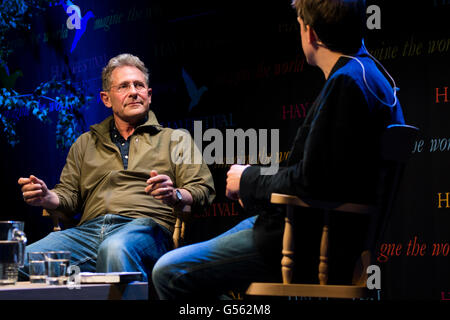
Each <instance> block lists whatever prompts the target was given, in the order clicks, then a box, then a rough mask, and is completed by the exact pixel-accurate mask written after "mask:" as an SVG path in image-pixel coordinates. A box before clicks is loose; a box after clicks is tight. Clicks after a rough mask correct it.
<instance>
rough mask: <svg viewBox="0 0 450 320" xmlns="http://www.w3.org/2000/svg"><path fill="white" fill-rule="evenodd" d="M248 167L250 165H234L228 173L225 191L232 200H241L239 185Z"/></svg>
mask: <svg viewBox="0 0 450 320" xmlns="http://www.w3.org/2000/svg"><path fill="white" fill-rule="evenodd" d="M247 167H249V165H238V164H234V165H232V166H231V168H230V170H228V172H227V187H226V190H225V195H226V196H227V197H228V198H230V199H231V200H240V199H239V184H240V182H241V176H242V172H244V170H245V169H247ZM239 203H241V205H242V202H241V201H239Z"/></svg>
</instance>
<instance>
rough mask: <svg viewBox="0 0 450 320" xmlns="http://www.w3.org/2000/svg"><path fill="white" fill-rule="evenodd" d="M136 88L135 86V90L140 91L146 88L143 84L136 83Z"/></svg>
mask: <svg viewBox="0 0 450 320" xmlns="http://www.w3.org/2000/svg"><path fill="white" fill-rule="evenodd" d="M134 86H135V88H136V89H138V90H142V89H144V88H145V86H144V84H143V83H135V84H134Z"/></svg>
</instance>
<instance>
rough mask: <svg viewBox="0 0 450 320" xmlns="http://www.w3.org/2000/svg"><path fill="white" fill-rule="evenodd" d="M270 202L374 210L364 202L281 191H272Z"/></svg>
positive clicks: (361, 210) (374, 208)
mask: <svg viewBox="0 0 450 320" xmlns="http://www.w3.org/2000/svg"><path fill="white" fill-rule="evenodd" d="M270 202H271V203H274V204H284V205H291V206H299V207H305V208H318V209H324V210H334V211H343V212H352V213H361V214H370V213H372V212H375V211H376V207H375V206H369V205H365V204H359V203H350V202H332V201H323V200H312V199H300V198H299V197H297V196H293V195H288V194H282V193H272V195H271V197H270Z"/></svg>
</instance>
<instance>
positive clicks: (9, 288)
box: [0, 281, 148, 300]
mask: <svg viewBox="0 0 450 320" xmlns="http://www.w3.org/2000/svg"><path fill="white" fill-rule="evenodd" d="M0 300H148V283H147V282H137V281H135V282H130V283H114V284H110V283H102V284H81V285H80V288H79V289H76V288H72V289H69V287H68V286H67V285H55V286H53V285H47V284H45V283H42V284H41V283H30V282H28V281H24V282H17V283H16V284H13V285H3V286H0Z"/></svg>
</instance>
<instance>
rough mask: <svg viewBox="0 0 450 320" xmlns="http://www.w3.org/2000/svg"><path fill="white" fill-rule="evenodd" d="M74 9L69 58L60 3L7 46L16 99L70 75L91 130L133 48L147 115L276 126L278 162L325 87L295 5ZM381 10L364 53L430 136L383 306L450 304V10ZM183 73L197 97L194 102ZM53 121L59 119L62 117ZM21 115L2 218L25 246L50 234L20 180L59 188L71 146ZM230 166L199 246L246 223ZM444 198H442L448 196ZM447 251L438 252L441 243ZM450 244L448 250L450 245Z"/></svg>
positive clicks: (393, 227)
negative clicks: (85, 101) (143, 74)
mask: <svg viewBox="0 0 450 320" xmlns="http://www.w3.org/2000/svg"><path fill="white" fill-rule="evenodd" d="M74 4H76V5H78V6H79V7H80V9H81V14H82V15H83V16H84V15H85V14H86V13H87V12H88V11H92V13H93V14H94V17H93V18H91V19H89V20H87V28H86V32H85V33H84V34H83V35H82V37H81V38H80V40H79V41H78V43H76V46H75V47H74V49H73V51H72V52H71V47H72V46H73V39H74V37H75V30H68V29H67V27H66V20H67V14H66V13H65V12H64V9H63V7H62V6H61V5H59V6H52V7H49V8H47V9H46V10H45V11H44V12H43V13H40V14H39V15H37V16H36V17H35V18H34V20H33V23H32V29H31V31H30V33H29V34H27V35H26V36H24V37H21V38H12V39H8V40H9V41H10V43H11V44H12V45H13V46H14V49H15V52H14V54H13V55H12V56H11V58H10V60H9V68H10V70H11V71H15V70H21V71H22V72H23V76H22V77H19V78H18V79H17V81H16V84H15V90H16V91H18V92H20V93H29V92H30V91H32V90H33V89H34V88H35V87H36V86H37V85H38V84H39V83H40V82H43V81H48V80H49V79H51V78H52V77H54V76H55V77H57V79H66V78H70V79H72V81H75V82H76V83H78V84H79V85H80V86H81V87H82V88H83V90H84V91H85V93H86V94H88V95H92V96H94V99H93V100H92V101H91V102H90V103H89V106H88V107H87V108H85V109H83V115H84V119H85V121H86V125H85V128H84V130H88V127H89V125H91V124H94V123H97V122H99V121H101V120H103V119H104V118H105V117H106V116H107V115H109V110H107V109H106V108H105V107H104V106H103V105H102V104H101V102H100V100H99V98H98V92H99V91H100V88H101V80H100V73H101V69H102V67H103V66H104V65H105V64H106V63H107V61H108V60H109V59H110V58H111V57H113V56H115V55H117V54H119V53H124V52H129V53H133V54H135V55H138V56H139V57H140V58H141V59H142V60H143V61H144V62H145V63H146V65H147V67H149V69H150V71H151V87H152V88H153V102H152V105H151V108H152V109H153V110H154V112H155V113H156V115H157V117H158V119H159V121H160V123H162V124H163V125H165V126H169V127H172V128H186V129H188V130H192V128H193V121H195V120H202V124H203V129H204V130H205V129H207V128H218V129H220V130H222V131H224V130H225V129H226V128H243V129H244V130H246V129H247V128H255V129H258V128H268V129H270V128H279V129H280V151H279V160H280V164H281V165H282V164H283V162H284V161H285V159H286V157H287V154H288V151H289V146H290V144H291V142H292V139H293V136H294V133H295V131H296V129H297V127H298V126H299V125H300V124H301V123H302V121H303V118H304V115H305V112H307V110H308V108H309V106H310V105H311V103H312V102H313V100H314V98H315V97H316V95H317V93H318V92H319V90H320V88H321V86H322V85H323V83H324V78H323V75H322V73H321V71H320V70H319V69H317V68H313V67H311V66H309V65H307V63H306V62H305V60H304V56H303V53H302V50H301V44H300V36H299V29H298V25H297V23H296V15H295V12H294V10H293V9H292V8H291V7H290V1H289V0H283V1H271V3H257V2H254V1H234V0H233V1H220V2H219V1H183V2H182V1H162V0H157V1H137V0H129V1H126V2H124V1H116V0H113V1H95V2H92V1H87V0H77V1H75V2H74ZM370 4H376V5H378V6H379V8H380V9H381V29H373V30H369V29H368V30H367V36H366V46H367V47H368V49H369V50H370V51H371V52H372V53H373V54H374V55H375V56H376V57H377V58H379V60H380V61H381V62H382V63H383V64H384V66H385V67H386V68H387V69H388V70H389V72H390V73H391V75H392V76H393V77H394V78H395V80H396V82H397V86H398V87H400V89H401V90H400V91H399V93H398V95H399V98H400V101H401V103H402V106H403V108H404V113H405V118H406V121H407V123H408V124H411V125H415V126H418V127H419V128H420V129H421V133H420V137H419V139H418V141H417V148H416V149H415V151H414V155H413V157H412V160H411V161H410V163H409V164H408V166H407V168H406V173H405V177H404V179H403V181H402V184H401V188H400V196H399V199H398V201H397V203H396V207H395V211H394V214H393V216H392V219H391V223H390V225H389V227H388V230H387V232H386V234H385V236H384V239H383V243H389V244H397V245H398V244H402V246H403V247H402V248H403V249H402V251H401V252H400V254H399V255H398V256H393V257H389V259H388V260H387V261H385V262H380V263H379V265H380V267H381V270H382V280H383V285H382V289H381V298H382V299H387V300H392V299H430V300H442V299H447V298H448V299H450V278H449V272H448V271H449V269H450V268H449V256H448V251H449V249H448V247H449V245H450V244H449V233H450V232H449V231H450V228H449V223H450V221H449V220H450V219H449V217H450V202H449V201H450V200H448V201H446V198H445V197H446V196H448V192H450V186H449V183H448V181H449V178H450V174H449V170H448V167H447V165H448V163H449V160H450V159H449V155H450V152H449V150H450V129H449V127H448V125H447V123H448V119H449V116H450V110H449V103H448V96H447V88H448V84H449V82H448V72H449V49H450V48H449V47H450V37H449V23H448V14H449V8H450V2H449V1H446V0H423V1H420V4H419V2H417V3H416V2H414V3H412V2H409V1H368V5H370ZM183 70H184V72H185V74H187V75H188V76H189V77H190V78H191V79H192V80H193V81H194V82H195V84H196V85H197V86H198V87H199V88H200V87H202V86H205V87H206V88H207V90H206V91H205V92H204V93H203V95H202V96H201V98H200V100H199V101H198V103H194V105H191V98H190V96H189V94H188V91H187V85H186V82H185V79H184V77H183ZM57 112H58V111H53V112H52V113H51V115H50V116H51V118H52V119H56V113H57ZM54 123H55V122H54V121H53V124H43V123H41V122H39V121H37V120H35V119H34V118H33V117H30V116H21V117H20V118H19V120H18V121H17V126H18V128H17V131H18V134H19V137H20V139H21V142H20V144H18V145H17V146H15V147H14V148H13V147H11V146H9V145H8V144H7V143H6V140H5V138H4V137H1V138H0V148H1V150H2V156H1V157H0V161H1V169H2V170H1V179H0V181H1V182H2V184H3V187H2V192H1V204H2V207H3V210H1V211H0V212H1V213H0V215H1V219H3V220H4V219H16V220H24V221H25V223H26V233H27V235H28V237H29V240H30V242H33V241H36V240H38V239H40V238H42V237H43V236H45V234H46V233H47V232H48V231H49V230H50V228H51V226H50V222H49V221H48V220H46V219H44V218H42V217H41V212H40V209H38V208H33V207H29V206H26V205H25V204H24V203H23V201H22V200H21V194H20V189H19V187H18V186H17V179H18V178H19V177H20V176H28V175H30V174H35V175H37V176H38V177H40V178H42V179H44V181H46V182H47V184H48V185H49V187H53V185H54V184H55V183H57V181H58V179H59V174H60V171H61V169H62V167H63V165H64V161H65V157H66V155H67V150H61V149H57V148H56V144H55V125H54ZM228 167H229V165H219V164H213V165H210V169H211V171H212V173H213V176H214V181H215V185H216V191H217V194H218V195H217V198H216V199H215V201H214V204H213V205H212V207H211V208H209V209H207V210H205V211H204V212H198V213H195V214H194V217H193V218H194V219H193V220H194V221H193V224H192V230H191V233H190V236H191V237H192V241H200V240H205V239H208V238H210V237H212V236H215V235H217V234H219V233H221V232H223V231H225V230H227V229H228V228H230V227H231V226H233V225H234V224H235V223H237V222H239V221H241V220H242V219H244V218H245V213H244V212H243V211H242V210H241V209H240V208H239V206H238V204H237V203H233V202H231V201H229V200H227V199H226V198H225V196H224V186H225V178H226V172H227V169H228ZM439 199H441V201H439ZM415 237H417V238H416V239H417V241H418V242H420V244H426V246H427V249H426V251H425V254H424V255H423V256H420V255H418V256H413V255H412V254H411V253H410V254H408V253H407V245H408V242H409V241H410V240H414V238H415ZM436 243H439V244H442V245H444V250H443V251H442V252H441V253H440V254H439V255H437V254H435V255H433V244H436ZM445 248H447V249H446V250H445Z"/></svg>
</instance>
